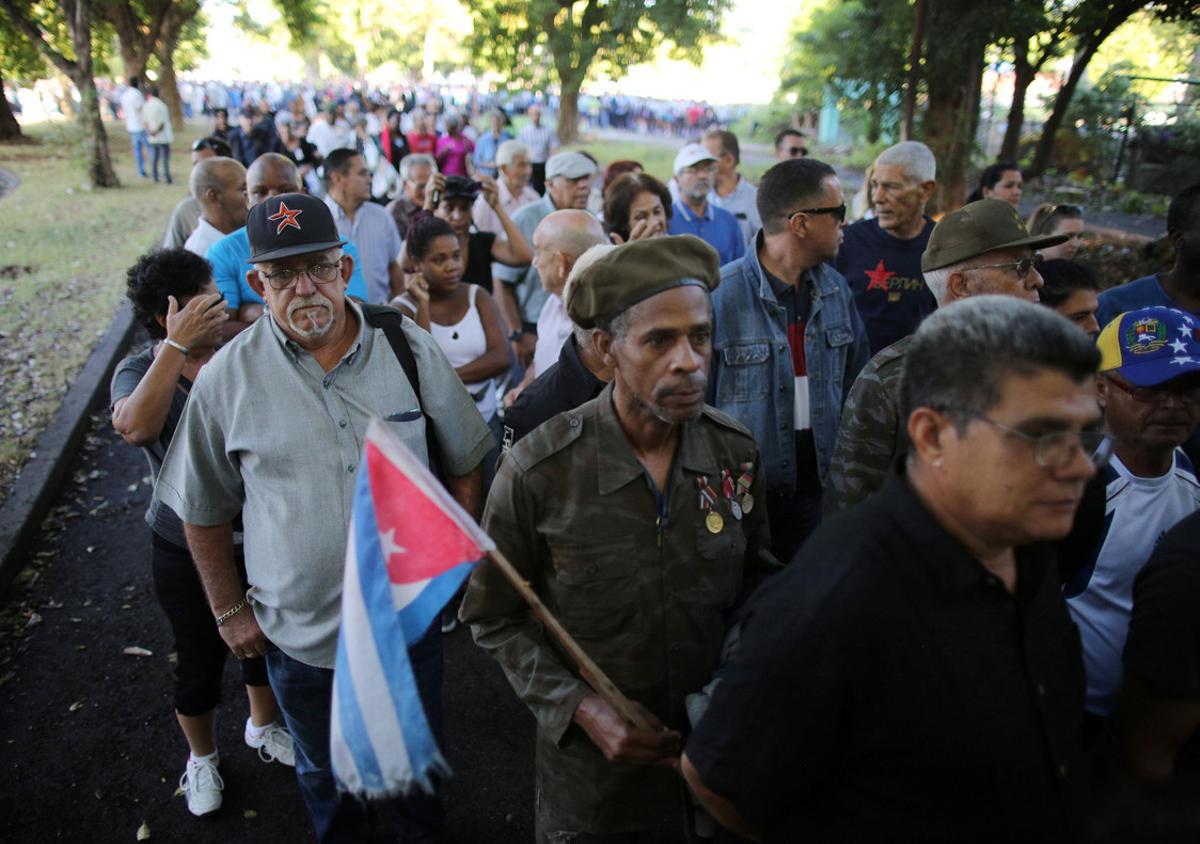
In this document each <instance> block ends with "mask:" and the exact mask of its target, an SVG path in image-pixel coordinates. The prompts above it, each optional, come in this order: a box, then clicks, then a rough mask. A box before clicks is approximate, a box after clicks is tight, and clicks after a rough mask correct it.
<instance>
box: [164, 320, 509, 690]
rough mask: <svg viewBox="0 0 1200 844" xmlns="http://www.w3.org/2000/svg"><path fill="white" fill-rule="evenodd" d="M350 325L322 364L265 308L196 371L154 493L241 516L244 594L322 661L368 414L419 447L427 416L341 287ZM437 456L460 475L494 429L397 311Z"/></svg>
mask: <svg viewBox="0 0 1200 844" xmlns="http://www.w3.org/2000/svg"><path fill="white" fill-rule="evenodd" d="M346 309H347V314H348V315H349V313H351V312H352V313H353V314H354V315H355V316H356V317H357V318H358V324H359V330H358V338H357V339H356V340H355V342H354V343H353V344H352V345H351V346H350V349H349V350H348V351H347V352H346V354H345V356H344V357H343V358H342V360H341V361H340V362H339V363H338V365H337V366H335V367H334V368H333V369H332V370H331V371H329V372H325V371H324V370H323V369H322V368H321V365H320V364H319V363H317V361H316V359H315V358H314V357H313V356H312V355H310V354H309V353H308V352H306V351H304V350H303V349H301V348H300V347H299V346H297V345H296V344H295V343H293V342H292V341H291V340H289V339H288V337H287V335H286V334H284V333H283V331H282V330H281V329H280V328H279V326H277V325H276V324H275V321H274V319H273V318H272V317H271V314H270V313H269V312H268V313H266V314H264V315H263V318H262V319H260V320H258V321H257V322H256V323H254V325H253V326H251V327H250V328H249V329H248V330H246V331H243V332H242V333H241V334H240V335H238V337H237V338H236V339H234V341H233V342H231V343H230V344H229V345H228V346H226V347H225V348H223V349H222V350H221V351H220V352H219V353H218V354H217V355H216V356H215V357H214V358H213V359H212V361H211V362H210V363H209V364H208V365H207V366H205V367H204V369H202V370H201V371H200V375H199V376H198V377H197V378H196V383H195V385H194V386H193V388H192V391H191V394H190V396H189V398H188V403H187V409H186V410H185V411H184V414H183V419H182V420H181V422H180V424H179V429H178V431H176V433H175V438H174V439H173V440H172V441H171V446H170V448H169V449H168V450H167V454H166V457H165V458H164V461H163V466H162V470H161V471H160V473H159V476H158V483H157V484H156V486H155V489H154V494H155V497H157V498H158V500H160V501H162V502H163V503H164V504H166V505H167V506H168V507H170V508H171V509H172V510H174V511H175V512H176V513H178V514H179V516H180V518H181V519H183V521H184V522H187V523H190V524H194V525H220V524H224V523H226V522H229V521H230V520H232V519H233V517H234V516H236V515H237V514H238V513H239V512H241V513H242V518H243V522H244V524H245V549H246V574H247V577H248V579H249V581H250V591H249V593H248V597H250V598H251V599H252V600H253V606H254V616H255V618H256V619H257V620H258V623H259V626H261V627H262V630H263V633H264V634H266V636H267V638H268V639H270V640H271V641H272V642H273V643H275V644H276V645H278V646H279V648H280V649H281V650H283V651H284V652H285V653H286V654H288V655H289V656H291V657H292V658H293V659H297V660H299V661H301V662H304V663H306V664H308V665H315V666H318V667H321V668H332V667H333V663H334V657H335V655H336V652H337V632H338V622H339V620H340V618H341V595H342V566H343V561H344V560H345V557H346V525H347V524H348V522H349V520H350V513H351V510H352V508H353V501H354V489H355V477H356V473H357V471H358V464H359V459H360V456H361V455H362V448H363V437H364V436H365V435H366V432H367V423H368V422H369V421H370V420H371V419H372V418H373V417H378V418H381V419H385V420H387V425H388V427H389V428H390V429H391V430H392V431H393V432H394V433H395V434H396V435H397V436H398V437H399V438H400V439H401V440H402V441H403V442H404V444H405V445H406V446H408V447H409V448H410V449H412V451H413V453H414V454H416V455H417V457H418V458H419V459H421V460H426V459H427V456H426V447H425V419H424V418H422V416H421V414H420V412H419V411H418V409H417V397H416V393H414V392H413V389H412V387H411V386H410V385H409V383H408V378H407V377H406V376H405V374H404V370H403V368H402V367H401V366H400V363H399V361H397V360H396V355H395V353H394V352H393V351H392V348H391V346H389V345H388V342H387V338H386V337H385V336H384V334H383V331H382V330H381V329H372V328H371V327H370V326H368V325H367V324H366V322H365V321H364V320H363V316H362V311H361V310H359V308H358V306H357V305H355V304H354V303H353V302H351V301H350V300H347V301H346ZM404 333H405V336H406V337H407V338H408V341H409V344H410V345H411V346H412V350H413V355H414V357H415V358H416V361H417V367H418V372H419V374H420V379H421V399H422V403H423V406H424V408H425V411H426V413H427V414H428V416H429V418H430V419H432V420H433V425H434V430H435V433H436V434H437V443H438V448H439V449H440V451H441V457H442V466H443V467H444V468H445V470H446V471H447V472H448V473H450V474H451V475H465V474H468V473H469V472H470V471H471V470H472V469H474V468H475V467H476V466H478V465H479V463H480V462H481V461H482V460H483V457H484V455H485V454H487V452H488V451H489V450H490V449H491V448H492V445H493V444H494V442H495V440H494V438H493V437H492V435H491V431H489V430H488V426H487V423H486V422H484V421H483V419H482V418H481V417H480V415H479V413H478V412H477V411H476V410H475V403H474V402H473V401H472V400H471V396H470V395H469V394H468V393H467V391H466V389H465V388H464V387H463V385H462V382H461V381H460V380H459V378H458V375H457V374H455V372H454V370H453V369H452V368H451V366H450V363H449V362H448V361H447V360H446V356H445V355H444V354H442V352H441V350H440V349H439V348H438V347H437V344H436V343H435V342H434V340H433V337H431V336H430V335H429V333H428V332H426V331H424V330H422V329H420V328H418V327H417V325H416V323H414V322H412V321H411V320H405V322H404Z"/></svg>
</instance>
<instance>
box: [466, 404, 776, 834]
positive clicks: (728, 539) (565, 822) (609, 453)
mask: <svg viewBox="0 0 1200 844" xmlns="http://www.w3.org/2000/svg"><path fill="white" fill-rule="evenodd" d="M612 392H613V388H612V386H611V385H610V386H609V387H607V388H606V389H605V391H604V392H603V393H601V394H600V395H599V396H598V397H597V398H595V399H593V400H592V401H589V402H587V403H586V404H584V405H581V406H580V407H578V408H575V409H574V410H570V411H567V412H566V413H562V414H560V415H558V416H556V417H554V418H553V419H551V420H550V421H548V422H546V423H545V424H543V425H542V426H540V427H539V428H537V429H536V430H535V431H533V432H532V433H530V434H529V435H528V436H526V437H525V438H524V439H522V440H521V441H520V442H518V443H517V444H516V445H515V446H514V447H513V448H512V449H511V450H510V451H509V452H508V453H507V454H506V456H505V458H504V460H503V462H502V464H501V467H500V471H499V473H498V474H497V476H496V480H495V483H494V485H493V486H492V491H491V494H490V496H489V497H488V502H487V509H486V511H485V513H484V522H483V527H484V529H485V530H486V531H487V532H488V533H489V534H490V535H491V536H492V538H493V539H495V541H496V544H497V545H498V546H499V548H500V550H501V551H502V552H503V553H504V554H505V555H506V556H507V557H508V559H509V560H510V561H511V562H512V564H513V565H514V566H515V567H516V568H517V570H518V571H520V572H521V574H522V576H523V577H525V578H526V579H527V580H528V581H529V582H530V583H531V584H532V586H533V588H534V590H535V591H536V592H537V593H538V594H539V596H541V598H542V600H543V601H544V602H545V603H546V605H547V607H548V608H549V610H550V611H551V612H552V613H554V614H555V615H556V616H557V617H558V618H559V620H560V621H561V622H562V624H563V626H564V627H566V629H567V630H568V631H569V632H570V633H571V634H572V635H573V636H574V637H575V638H576V639H577V640H578V641H579V644H580V645H581V646H582V647H583V649H584V650H585V651H587V653H588V654H589V655H590V656H591V657H592V658H593V659H594V660H595V661H596V663H597V664H598V665H599V666H600V668H601V669H603V670H604V671H605V672H607V673H608V675H609V677H610V678H611V679H612V680H613V682H614V683H615V684H616V686H617V688H619V689H620V690H621V691H622V692H624V694H625V695H626V696H627V697H628V698H630V699H631V700H635V701H638V702H640V703H642V704H643V705H644V706H646V707H647V708H648V709H649V710H650V711H651V712H653V713H654V714H655V715H657V716H658V717H659V718H660V719H661V720H662V721H663V722H664V723H666V724H667V725H668V726H670V727H671V728H673V729H677V730H681V731H685V732H686V729H687V716H686V713H685V708H684V699H685V697H686V696H687V695H688V694H691V693H692V692H695V691H698V690H699V689H700V688H701V687H702V686H704V685H705V684H706V683H707V682H708V681H709V679H710V678H711V677H712V674H713V671H714V669H715V668H716V667H717V663H718V660H719V658H720V654H721V643H722V640H723V638H724V635H725V631H726V618H725V615H724V613H725V611H726V610H728V609H729V608H730V607H731V606H732V605H733V603H734V600H735V598H736V597H737V595H738V591H739V587H740V586H741V585H742V577H743V573H744V572H745V571H746V570H747V569H750V568H756V569H757V568H765V566H764V565H763V564H762V563H760V562H759V560H760V558H759V550H760V549H764V550H765V549H767V548H768V547H769V541H770V539H769V534H768V529H767V519H766V513H765V502H764V497H765V496H764V493H765V486H764V480H763V478H762V473H761V471H760V468H761V467H760V466H759V458H758V450H757V448H756V447H755V444H754V440H753V438H752V437H751V436H750V434H749V432H748V431H747V430H746V429H745V428H743V427H742V426H741V425H740V424H739V423H738V422H736V421H735V420H733V419H732V418H731V417H729V416H726V415H725V414H724V413H721V412H720V411H718V410H715V409H714V408H711V407H705V409H704V412H703V414H702V415H701V417H700V418H699V419H697V420H696V421H694V422H686V423H683V425H682V429H681V431H680V438H679V446H678V450H677V452H676V455H675V460H674V463H673V465H672V468H671V471H670V475H669V481H668V484H667V490H666V502H665V505H663V510H664V511H665V513H666V518H665V520H663V521H661V522H660V518H659V513H660V501H659V497H658V496H657V495H656V493H655V491H654V488H653V485H652V483H651V481H650V479H649V476H648V475H647V474H646V472H645V470H644V468H643V467H642V464H641V463H640V462H639V461H638V459H637V458H636V457H635V456H634V453H633V450H632V448H631V447H630V445H629V441H628V439H627V438H626V436H625V433H624V431H623V430H622V429H621V426H620V423H619V421H618V419H617V416H616V413H615V411H614V409H613V404H612ZM747 463H748V464H751V465H752V466H753V467H754V468H753V469H752V470H751V471H752V472H753V476H754V477H753V483H752V485H751V488H750V494H751V495H752V496H753V497H754V500H755V504H754V506H753V508H752V510H751V512H750V513H748V514H745V515H744V518H743V519H742V520H740V521H739V520H737V519H735V518H734V517H733V515H732V513H731V507H730V503H729V501H727V500H725V499H724V497H723V496H722V489H721V470H722V469H729V470H730V472H731V473H732V474H733V478H734V481H735V483H736V479H737V477H738V475H739V474H740V471H739V467H740V466H741V465H742V464H747ZM702 475H706V476H707V477H708V479H709V483H710V484H711V485H712V487H713V489H714V491H715V492H716V494H717V496H718V499H719V500H718V503H717V505H716V510H717V511H718V512H719V513H720V514H721V515H722V517H723V521H724V526H723V528H722V529H721V530H720V531H719V532H717V533H715V534H714V533H711V532H710V531H709V530H708V529H707V528H706V527H705V512H704V511H702V510H701V509H700V494H699V489H698V487H697V483H696V479H697V478H698V477H700V476H702ZM461 616H462V619H463V621H465V622H468V623H470V624H471V625H472V633H473V634H474V636H475V641H476V642H477V643H478V644H479V645H480V646H482V647H484V648H486V649H487V650H488V651H489V652H491V654H492V655H493V656H494V657H495V658H496V659H497V660H498V661H499V662H500V664H501V665H502V666H503V668H504V670H505V672H506V673H507V674H508V677H509V681H510V682H511V683H512V685H513V688H514V689H515V690H516V691H517V694H518V695H519V696H520V697H521V699H522V700H523V701H524V702H525V703H526V704H527V705H528V706H529V708H530V709H531V710H532V712H533V714H534V716H535V717H536V718H537V721H538V740H537V770H538V774H537V776H538V790H539V794H538V800H539V810H538V811H539V817H540V818H542V819H546V823H548V824H549V826H547V827H546V828H547V829H557V830H568V831H574V832H588V833H592V834H611V833H619V832H628V831H638V830H641V831H656V830H661V831H667V832H672V833H677V832H678V831H679V829H680V819H681V818H682V804H681V795H682V789H681V785H680V780H679V777H678V774H676V773H674V772H673V771H672V770H670V769H669V768H663V767H647V766H640V765H618V764H613V763H610V762H608V761H606V760H605V759H604V757H603V755H602V754H601V753H600V751H599V750H598V749H597V748H596V747H595V745H593V744H592V742H591V740H590V739H589V738H588V736H587V734H586V733H585V732H584V731H583V730H582V729H581V728H580V727H578V726H576V725H574V724H573V723H572V720H571V719H572V716H573V715H574V712H575V709H576V707H577V706H578V705H579V702H580V701H581V700H582V699H583V697H584V696H585V695H586V694H587V693H588V691H589V687H588V686H587V684H586V683H585V682H584V681H583V680H581V679H580V677H579V674H578V672H577V671H576V669H575V667H574V665H573V663H572V662H571V661H570V659H569V658H568V657H567V656H565V655H564V653H563V652H562V651H561V650H560V649H559V647H558V646H557V645H556V644H555V643H553V642H552V641H550V640H549V638H548V637H547V636H546V635H545V633H544V632H543V630H542V628H541V626H540V625H539V624H538V623H537V622H536V621H535V620H534V619H533V618H532V617H531V615H530V613H529V611H528V609H527V606H526V605H525V603H524V602H523V601H522V600H521V599H520V598H519V597H518V596H517V594H516V592H514V591H513V589H512V588H511V587H510V586H509V585H508V583H507V581H505V580H504V578H503V575H501V574H500V573H499V572H498V571H497V570H496V569H495V568H494V567H493V566H490V565H488V564H487V563H486V562H485V563H482V564H481V565H480V566H479V567H478V568H477V569H476V570H475V573H474V574H473V576H472V578H471V581H470V584H469V586H468V589H467V594H466V598H465V600H464V602H463V607H462V611H461Z"/></svg>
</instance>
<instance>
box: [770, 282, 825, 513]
mask: <svg viewBox="0 0 1200 844" xmlns="http://www.w3.org/2000/svg"><path fill="white" fill-rule="evenodd" d="M763 275H765V276H766V277H767V281H768V282H769V283H770V285H771V289H772V290H774V291H775V299H776V300H777V301H778V302H779V304H781V305H783V308H784V310H785V311H786V312H787V339H788V348H789V349H790V350H791V354H792V374H793V376H794V377H795V378H796V390H797V391H800V390H803V391H804V397H803V399H802V400H801V402H799V405H802V406H803V407H804V408H808V407H809V402H808V359H807V357H806V356H805V354H804V329H805V328H806V327H807V326H808V318H809V316H811V315H812V297H813V294H812V276H811V274H810V273H808V272H805V273H804V274H803V275H802V276H801V277H800V281H799V282H798V283H797V284H785V283H784V282H783V281H781V280H780V279H778V278H776V277H775V276H773V275H771V273H769V272H767V270H766V268H765V267H764V268H763ZM805 416H806V418H805V419H802V420H799V421H797V423H796V492H798V493H817V492H820V491H821V473H820V470H819V469H818V468H817V441H816V439H814V437H813V430H812V423H811V420H810V419H808V418H807V413H806V414H805Z"/></svg>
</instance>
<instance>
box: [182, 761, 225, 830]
mask: <svg viewBox="0 0 1200 844" xmlns="http://www.w3.org/2000/svg"><path fill="white" fill-rule="evenodd" d="M179 787H180V788H182V789H183V793H184V796H185V797H187V807H188V811H189V812H191V813H192V814H193V815H196V816H197V817H199V816H200V815H207V814H208V813H209V812H215V811H217V809H220V808H221V789H223V788H224V787H225V782H224V780H222V779H221V774H220V773H219V772H218V771H217V760H215V759H205V760H202V761H199V762H198V761H196V760H195V759H193V758H192V757H190V756H189V757H188V763H187V769H186V770H184V772H183V776H182V777H180V778H179Z"/></svg>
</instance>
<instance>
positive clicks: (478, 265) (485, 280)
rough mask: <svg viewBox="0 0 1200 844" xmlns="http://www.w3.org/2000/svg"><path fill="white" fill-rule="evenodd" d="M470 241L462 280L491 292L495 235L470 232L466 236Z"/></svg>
mask: <svg viewBox="0 0 1200 844" xmlns="http://www.w3.org/2000/svg"><path fill="white" fill-rule="evenodd" d="M467 237H468V238H469V241H470V244H471V246H470V249H469V250H468V251H469V254H468V255H467V265H466V266H465V267H463V277H462V280H463V281H465V282H467V283H468V284H478V285H479V286H480V287H482V288H483V289H484V290H486V291H487V292H488V293H491V292H492V244H493V243H495V242H496V235H495V234H493V233H492V232H479V231H475V232H471V233H470V234H469V235H467Z"/></svg>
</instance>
